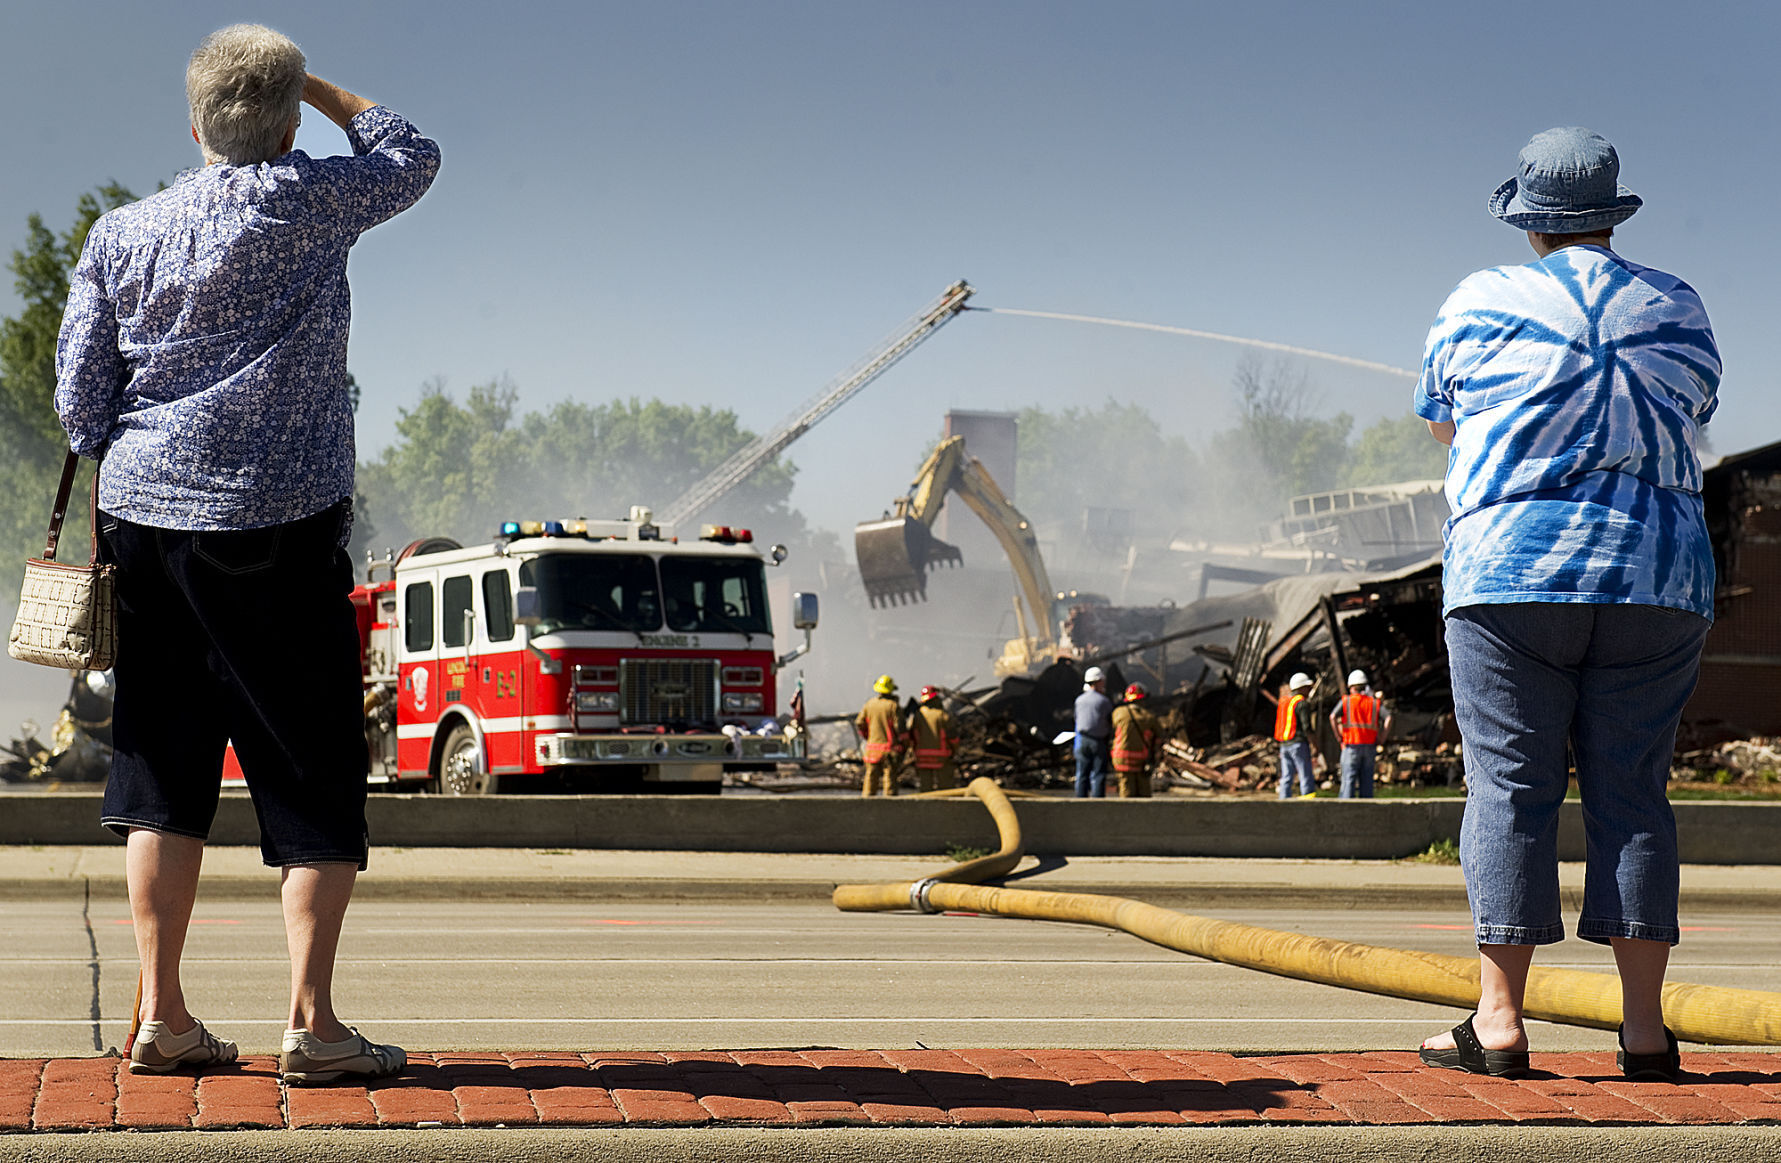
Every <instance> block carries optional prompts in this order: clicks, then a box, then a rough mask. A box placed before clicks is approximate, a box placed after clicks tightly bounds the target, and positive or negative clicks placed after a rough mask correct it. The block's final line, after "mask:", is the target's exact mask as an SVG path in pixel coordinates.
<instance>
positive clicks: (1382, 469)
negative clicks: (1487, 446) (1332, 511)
mask: <svg viewBox="0 0 1781 1163" xmlns="http://www.w3.org/2000/svg"><path fill="white" fill-rule="evenodd" d="M1446 475H1447V446H1446V445H1445V444H1442V443H1441V442H1440V441H1438V440H1436V439H1435V438H1434V437H1433V436H1432V435H1430V434H1429V428H1428V424H1427V423H1425V422H1424V421H1423V419H1422V418H1421V417H1420V416H1397V417H1386V418H1385V419H1382V420H1379V421H1377V422H1375V423H1373V424H1371V425H1369V426H1368V427H1367V428H1366V429H1365V430H1364V431H1362V432H1361V434H1360V437H1359V439H1357V440H1356V441H1355V442H1354V451H1353V452H1352V453H1351V454H1350V456H1349V459H1348V473H1347V479H1346V480H1345V481H1344V482H1343V483H1344V484H1348V485H1352V486H1354V487H1356V488H1359V487H1361V486H1364V485H1389V484H1395V483H1397V482H1398V481H1420V480H1437V479H1439V478H1441V477H1444V476H1446Z"/></svg>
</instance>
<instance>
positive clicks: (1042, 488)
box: [1015, 399, 1199, 533]
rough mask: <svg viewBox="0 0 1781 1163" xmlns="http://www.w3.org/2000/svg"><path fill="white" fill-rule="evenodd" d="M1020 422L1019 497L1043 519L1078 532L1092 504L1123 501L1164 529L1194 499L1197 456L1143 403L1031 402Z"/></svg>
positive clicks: (1139, 518)
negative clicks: (1048, 405) (1051, 406)
mask: <svg viewBox="0 0 1781 1163" xmlns="http://www.w3.org/2000/svg"><path fill="white" fill-rule="evenodd" d="M1019 424H1020V451H1019V454H1018V457H1017V460H1016V472H1017V474H1018V477H1019V484H1018V493H1019V496H1018V498H1017V499H1016V501H1015V504H1016V506H1017V507H1018V508H1019V509H1020V510H1021V512H1022V513H1023V514H1025V515H1026V517H1027V518H1028V519H1029V520H1032V521H1034V522H1036V523H1038V524H1040V525H1043V526H1046V527H1048V528H1052V529H1056V530H1058V531H1060V532H1067V533H1074V532H1076V531H1079V530H1081V529H1082V527H1083V520H1084V514H1085V513H1086V512H1087V511H1088V510H1090V509H1125V510H1130V511H1131V513H1132V517H1133V523H1134V525H1135V526H1138V527H1144V528H1153V529H1155V528H1161V530H1162V531H1163V532H1165V533H1166V532H1167V531H1168V528H1169V527H1171V526H1172V525H1174V524H1179V523H1180V520H1181V513H1182V511H1183V510H1185V509H1186V508H1187V507H1188V506H1189V505H1190V504H1191V502H1192V499H1193V495H1194V487H1193V482H1194V477H1195V475H1196V473H1197V471H1198V462H1199V458H1198V457H1197V456H1195V454H1194V451H1193V449H1192V448H1191V447H1189V445H1188V442H1187V440H1186V439H1185V438H1184V437H1181V436H1171V435H1165V434H1164V433H1163V431H1162V430H1161V428H1160V427H1159V426H1158V424H1157V422H1156V419H1155V418H1154V417H1153V416H1151V414H1150V413H1149V412H1147V411H1145V409H1144V408H1142V407H1140V406H1139V405H1137V404H1130V403H1121V402H1119V401H1118V400H1114V399H1109V400H1108V401H1107V402H1106V403H1105V404H1103V405H1101V407H1100V408H1099V409H1093V408H1065V409H1063V410H1062V411H1059V412H1048V411H1046V410H1045V409H1043V408H1026V409H1023V410H1022V411H1021V413H1020V420H1019Z"/></svg>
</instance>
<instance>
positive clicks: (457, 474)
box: [359, 381, 806, 547]
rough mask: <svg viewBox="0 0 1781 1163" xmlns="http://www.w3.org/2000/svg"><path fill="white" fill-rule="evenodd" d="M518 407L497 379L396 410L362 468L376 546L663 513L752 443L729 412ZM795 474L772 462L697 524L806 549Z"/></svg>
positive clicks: (570, 403)
mask: <svg viewBox="0 0 1781 1163" xmlns="http://www.w3.org/2000/svg"><path fill="white" fill-rule="evenodd" d="M517 402H518V393H517V391H516V390H515V388H514V387H513V385H512V384H511V383H508V382H506V381H495V382H491V383H486V384H479V385H477V386H475V387H472V388H471V389H470V391H469V392H468V394H467V396H466V397H465V399H464V400H463V401H462V402H460V401H459V400H458V399H456V398H455V397H454V396H452V394H451V393H449V392H447V391H446V390H445V387H444V385H443V384H442V383H440V382H438V381H433V382H430V383H428V384H427V385H425V387H423V389H422V391H421V398H420V401H419V402H418V403H417V404H416V405H415V406H414V407H413V408H404V409H402V411H401V418H400V419H399V420H398V421H397V424H396V433H397V440H396V442H395V443H394V444H392V445H390V446H389V447H388V448H386V449H384V450H383V452H382V453H381V454H380V455H379V456H377V457H376V458H375V459H373V460H370V461H367V462H365V463H363V464H361V465H360V468H359V487H360V489H361V491H362V492H363V494H364V496H365V502H366V505H367V507H368V508H369V510H370V512H371V513H372V514H374V515H375V519H376V521H377V525H378V532H379V536H380V538H381V539H382V540H383V542H384V543H385V544H388V545H391V546H396V547H399V546H401V545H403V544H405V543H406V542H407V541H409V540H411V539H413V538H416V537H430V536H449V537H454V538H456V539H458V540H460V541H464V542H466V543H469V542H473V541H481V540H485V539H486V538H488V537H489V536H490V535H492V534H493V532H494V531H495V530H496V529H497V528H498V527H499V526H500V524H501V522H503V521H508V520H516V519H531V520H538V519H547V518H564V517H592V518H612V517H623V516H625V515H627V514H628V513H629V511H630V508H631V506H632V505H645V506H650V507H659V506H663V505H666V504H667V503H668V502H670V501H672V500H673V499H674V498H676V497H678V496H679V495H680V494H681V492H682V491H684V490H685V489H686V488H687V487H689V486H691V485H692V484H694V483H695V482H697V481H698V480H699V479H700V478H702V477H703V476H704V475H705V474H706V473H707V472H709V471H710V470H711V469H713V468H715V467H717V465H719V464H721V463H722V462H723V461H724V459H725V458H727V457H728V456H729V455H730V454H731V453H733V452H735V451H736V450H737V449H739V448H741V447H742V446H743V445H745V444H747V443H748V442H749V441H750V440H753V439H754V434H753V433H751V432H749V431H747V430H746V429H744V428H742V427H741V426H740V425H739V424H738V423H737V419H736V414H735V413H734V412H731V411H729V410H727V409H714V408H711V407H700V408H694V407H691V406H688V405H681V404H668V403H664V402H663V401H661V400H648V401H643V400H638V399H636V398H632V399H629V400H612V401H608V402H605V403H583V402H580V401H575V400H565V401H563V402H561V403H558V404H556V405H554V406H552V407H551V408H549V409H547V410H544V411H540V412H528V413H526V414H524V415H523V416H522V415H518V414H517V411H516V405H517ZM795 471H796V469H795V468H794V467H793V466H792V465H791V464H789V463H787V462H786V461H783V460H777V461H775V462H773V463H772V464H770V465H768V466H766V467H765V468H763V469H761V470H760V471H759V472H757V473H756V474H755V475H754V476H753V477H751V478H750V479H749V480H748V481H747V482H745V483H744V484H742V485H741V486H739V487H738V488H737V489H736V490H735V491H734V492H732V493H731V494H730V495H729V496H728V497H726V498H724V500H723V501H721V502H720V503H719V509H720V510H721V511H720V512H715V513H710V514H707V515H706V516H705V519H706V520H712V521H719V522H722V523H724V524H739V525H748V526H751V527H755V528H758V529H759V530H760V531H761V532H762V534H763V535H764V536H767V537H771V538H774V539H777V540H781V541H792V542H803V541H805V540H806V531H805V528H804V521H803V518H802V516H800V515H799V514H798V513H797V512H796V511H794V510H793V509H791V507H790V505H789V497H790V494H791V487H792V478H793V474H794V473H795Z"/></svg>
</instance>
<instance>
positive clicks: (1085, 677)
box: [1082, 666, 1107, 683]
mask: <svg viewBox="0 0 1781 1163" xmlns="http://www.w3.org/2000/svg"><path fill="white" fill-rule="evenodd" d="M1106 677H1107V672H1106V671H1104V670H1102V669H1101V668H1100V667H1098V666H1091V667H1089V668H1088V669H1087V670H1085V671H1083V672H1082V681H1083V682H1085V683H1091V682H1100V681H1101V680H1102V679H1104V678H1106Z"/></svg>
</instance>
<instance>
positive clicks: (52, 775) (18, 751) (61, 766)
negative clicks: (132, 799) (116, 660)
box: [0, 670, 112, 783]
mask: <svg viewBox="0 0 1781 1163" xmlns="http://www.w3.org/2000/svg"><path fill="white" fill-rule="evenodd" d="M111 687H112V683H111V673H110V672H109V671H96V670H95V671H74V672H73V679H72V682H71V683H70V686H69V691H68V699H67V701H66V702H64V703H63V704H62V709H61V711H60V712H59V713H58V714H57V715H56V721H55V724H54V725H53V726H52V727H51V728H50V741H49V742H48V743H45V742H44V741H43V740H42V739H40V738H39V737H38V731H39V727H38V725H37V724H36V723H34V722H32V721H30V720H26V721H25V722H23V723H21V724H19V737H18V738H17V739H14V740H13V741H12V742H11V743H10V744H8V745H7V746H6V748H5V749H4V750H3V751H0V781H4V782H6V783H51V782H56V783H93V782H99V781H103V780H104V779H105V777H106V775H107V774H108V773H109V771H110V769H111Z"/></svg>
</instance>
